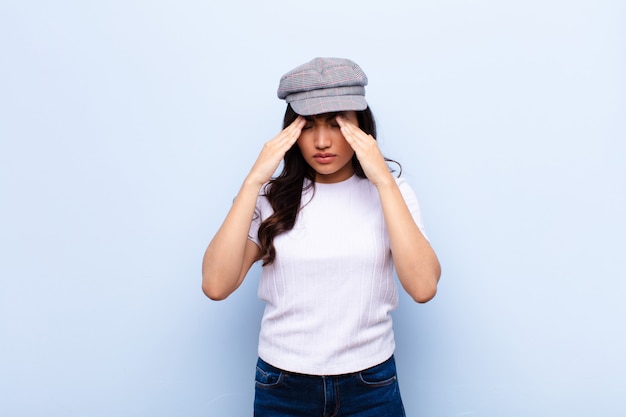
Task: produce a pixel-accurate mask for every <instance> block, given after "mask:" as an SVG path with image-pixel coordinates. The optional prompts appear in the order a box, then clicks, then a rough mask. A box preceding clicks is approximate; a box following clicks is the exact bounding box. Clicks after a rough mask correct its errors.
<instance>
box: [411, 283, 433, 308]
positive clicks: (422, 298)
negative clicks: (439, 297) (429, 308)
mask: <svg viewBox="0 0 626 417" xmlns="http://www.w3.org/2000/svg"><path fill="white" fill-rule="evenodd" d="M436 294H437V286H434V287H433V288H428V289H422V290H420V291H417V292H416V293H415V294H412V295H411V296H412V298H413V300H414V301H415V302H416V303H420V304H424V303H427V302H429V301H430V300H432V299H433V298H435V295H436Z"/></svg>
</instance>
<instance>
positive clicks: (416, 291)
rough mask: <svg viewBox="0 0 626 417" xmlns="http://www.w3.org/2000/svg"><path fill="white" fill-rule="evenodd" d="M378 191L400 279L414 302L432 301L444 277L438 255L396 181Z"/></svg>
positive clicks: (380, 186) (383, 185)
mask: <svg viewBox="0 0 626 417" xmlns="http://www.w3.org/2000/svg"><path fill="white" fill-rule="evenodd" d="M377 189H378V193H379V196H380V200H381V204H382V208H383V214H384V218H385V224H386V226H387V231H388V233H389V241H390V246H391V253H392V255H393V262H394V267H395V269H396V273H397V275H398V279H399V280H400V283H401V284H402V287H403V288H404V289H405V290H406V292H407V293H408V294H409V295H410V296H411V297H412V298H413V299H414V300H415V301H417V302H422V303H423V302H426V301H429V300H430V299H432V298H433V297H434V296H435V294H436V292H437V282H438V281H439V277H440V275H441V268H440V265H439V261H438V260H437V255H436V254H435V252H434V250H433V249H432V247H431V246H430V243H429V242H428V240H426V238H425V237H424V235H423V234H422V232H421V231H420V229H419V227H418V226H417V224H416V223H415V221H414V220H413V217H412V216H411V212H410V211H409V209H408V207H407V205H406V203H405V201H404V198H403V197H402V193H401V192H400V188H399V187H398V185H397V183H396V182H395V180H394V179H393V177H391V176H390V181H384V182H383V183H381V184H378V185H377Z"/></svg>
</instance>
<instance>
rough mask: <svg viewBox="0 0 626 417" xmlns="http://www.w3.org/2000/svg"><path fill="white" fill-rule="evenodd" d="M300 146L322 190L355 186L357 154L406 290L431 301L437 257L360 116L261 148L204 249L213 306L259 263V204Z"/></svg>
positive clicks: (294, 131) (328, 120) (299, 127)
mask: <svg viewBox="0 0 626 417" xmlns="http://www.w3.org/2000/svg"><path fill="white" fill-rule="evenodd" d="M296 142H297V146H299V147H300V150H301V152H302V155H303V156H304V159H305V161H307V163H308V164H309V165H311V166H312V167H313V168H314V169H315V172H316V176H315V181H316V182H320V183H333V182H339V181H344V180H346V179H348V178H350V177H351V176H352V175H353V174H354V169H353V167H352V164H351V163H350V161H351V158H352V155H354V154H356V156H357V158H358V160H359V162H360V164H361V166H362V167H363V171H364V172H365V175H366V176H367V178H368V179H369V181H370V182H371V183H372V184H373V185H374V186H375V187H376V189H377V190H378V195H379V197H380V201H381V205H382V209H383V215H384V218H385V224H386V226H387V230H388V233H389V241H390V244H391V251H392V253H393V262H394V266H395V269H396V273H397V275H398V278H399V280H400V283H401V284H402V287H403V288H404V289H405V291H406V292H407V293H408V294H409V295H410V296H411V297H412V298H413V299H414V300H415V301H417V302H420V303H425V302H427V301H429V300H431V299H432V298H433V297H434V296H435V294H436V292H437V283H438V281H439V277H440V275H441V268H440V265H439V261H438V260H437V256H436V255H435V252H434V251H433V249H432V247H431V246H430V244H429V243H428V241H427V240H426V239H425V238H424V236H423V235H422V233H421V231H420V230H419V228H418V227H417V225H416V224H415V221H414V220H413V217H412V216H411V213H410V211H409V209H408V207H407V205H406V203H405V202H404V198H403V197H402V194H401V192H400V189H399V188H398V185H397V184H396V181H395V179H394V178H393V176H392V175H391V173H390V172H389V169H388V167H387V164H386V162H385V159H384V157H383V155H382V153H381V151H380V149H379V148H378V144H377V142H376V140H375V139H374V138H373V137H372V136H371V135H368V134H366V133H365V132H363V131H362V130H361V129H360V128H359V127H358V123H357V118H356V113H355V112H350V111H347V112H342V113H341V114H338V115H335V116H333V117H328V115H321V116H316V117H307V118H306V119H305V118H304V117H302V116H299V117H298V118H297V119H296V120H295V121H294V122H293V123H292V124H291V125H289V126H287V127H286V128H285V129H284V130H283V131H282V132H280V133H279V134H278V135H277V136H276V137H275V138H273V139H272V140H270V141H269V142H267V143H266V144H265V145H264V146H263V149H262V150H261V153H260V154H259V156H258V158H257V160H256V162H255V163H254V165H253V166H252V169H251V170H250V172H249V173H248V175H247V176H246V178H245V180H244V182H243V184H242V186H241V189H240V190H239V193H238V194H237V197H236V198H235V201H234V202H233V205H232V207H231V209H230V211H229V212H228V214H227V216H226V219H225V220H224V223H223V224H222V226H221V227H220V229H219V230H218V231H217V233H216V234H215V236H214V237H213V240H211V243H209V246H208V247H207V249H206V252H205V254H204V259H203V263H202V290H203V291H204V293H205V294H206V295H207V296H208V297H209V298H211V299H213V300H222V299H225V298H226V297H228V296H229V295H230V294H231V293H232V292H234V291H235V290H236V289H237V288H238V287H239V285H241V283H242V282H243V280H244V278H245V276H246V274H247V273H248V271H249V269H250V267H251V266H252V264H253V263H254V262H255V261H257V260H258V259H259V257H260V255H261V254H260V250H259V247H258V246H257V245H256V244H255V243H254V242H252V241H250V240H249V239H248V230H249V228H250V222H251V220H252V216H253V214H254V208H255V205H256V199H257V196H258V194H259V191H260V189H261V187H262V186H263V184H265V183H266V182H267V181H269V179H270V178H271V176H272V175H273V173H274V172H275V170H276V168H277V167H278V165H279V164H280V162H281V161H282V159H283V157H284V155H285V153H286V152H287V151H288V150H289V149H290V148H291V146H292V145H294V144H295V143H296Z"/></svg>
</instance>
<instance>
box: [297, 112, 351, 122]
mask: <svg viewBox="0 0 626 417" xmlns="http://www.w3.org/2000/svg"><path fill="white" fill-rule="evenodd" d="M353 113H354V114H356V113H355V112H353V111H334V112H330V113H320V114H313V115H311V116H304V118H305V119H306V120H309V121H315V122H328V121H332V120H335V117H337V116H343V117H346V118H350V116H351V115H352V114H353Z"/></svg>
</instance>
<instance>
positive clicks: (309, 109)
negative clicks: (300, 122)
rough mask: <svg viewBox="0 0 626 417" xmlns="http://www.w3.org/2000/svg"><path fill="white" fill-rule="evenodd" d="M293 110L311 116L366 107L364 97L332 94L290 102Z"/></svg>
mask: <svg viewBox="0 0 626 417" xmlns="http://www.w3.org/2000/svg"><path fill="white" fill-rule="evenodd" d="M289 104H291V107H292V108H293V111H295V112H296V113H298V114H299V115H301V116H313V115H316V114H322V113H333V112H340V111H349V110H354V111H360V110H365V109H366V108H367V101H365V97H363V96H361V95H358V96H334V97H314V98H307V99H304V100H294V101H292V102H290V103H289Z"/></svg>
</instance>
